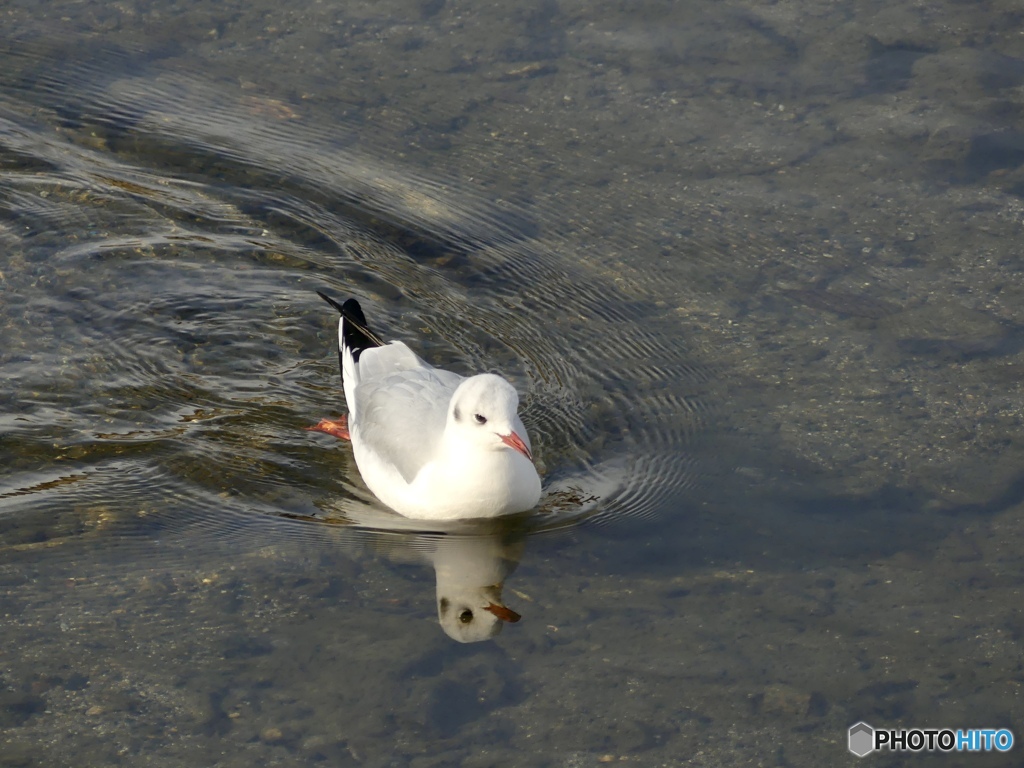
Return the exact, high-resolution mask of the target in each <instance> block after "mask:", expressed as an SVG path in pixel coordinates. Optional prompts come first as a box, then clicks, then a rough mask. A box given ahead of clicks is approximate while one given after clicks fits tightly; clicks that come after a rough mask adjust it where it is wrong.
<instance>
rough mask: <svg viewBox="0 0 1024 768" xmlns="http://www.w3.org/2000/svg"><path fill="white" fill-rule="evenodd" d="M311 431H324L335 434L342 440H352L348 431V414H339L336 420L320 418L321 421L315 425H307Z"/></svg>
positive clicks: (307, 428)
mask: <svg viewBox="0 0 1024 768" xmlns="http://www.w3.org/2000/svg"><path fill="white" fill-rule="evenodd" d="M306 430H308V431H309V432H324V433H326V434H328V435H334V436H335V437H338V438H341V439H342V440H351V439H352V437H351V435H349V433H348V416H339V417H338V418H337V419H336V420H334V421H331V420H330V419H320V423H319V424H317V425H316V426H315V427H306Z"/></svg>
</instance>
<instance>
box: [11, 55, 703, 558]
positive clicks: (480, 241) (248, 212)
mask: <svg viewBox="0 0 1024 768" xmlns="http://www.w3.org/2000/svg"><path fill="white" fill-rule="evenodd" d="M52 45H56V44H55V43H49V44H47V50H46V51H41V50H40V49H39V48H33V47H32V46H26V47H25V49H24V51H22V52H21V53H20V54H17V55H16V57H15V58H14V60H16V61H21V62H22V63H23V67H22V68H21V69H20V70H18V68H13V69H12V70H11V71H9V72H6V73H4V74H2V75H0V234H2V235H3V238H4V243H5V244H6V248H5V253H4V255H3V257H2V258H3V259H4V263H3V265H2V266H0V269H2V270H3V274H4V279H5V281H6V283H5V287H6V288H7V295H8V296H9V297H10V299H9V300H8V301H6V302H5V303H4V305H3V307H2V308H0V322H2V323H3V327H4V329H5V336H6V337H7V338H9V342H8V343H7V344H5V347H4V348H3V349H2V350H0V361H2V364H3V365H4V368H5V370H6V371H8V372H10V373H11V376H10V377H9V378H8V380H7V384H6V385H5V386H4V387H3V391H2V392H0V396H2V398H3V399H4V401H5V403H6V404H7V405H8V408H7V409H5V411H6V412H7V413H9V414H11V416H9V417H8V418H6V419H5V420H4V421H3V423H2V424H0V430H2V431H0V458H2V459H3V460H4V463H5V466H7V467H8V471H9V473H10V475H9V477H8V478H7V480H6V482H5V486H4V490H3V492H0V521H5V524H7V525H13V521H17V520H29V519H31V518H33V516H34V515H35V511H36V510H38V509H40V508H42V506H46V505H50V504H54V503H59V504H60V505H62V506H64V507H66V508H67V509H68V510H72V512H69V515H70V517H69V518H68V520H65V521H64V528H65V529H66V530H68V531H74V532H77V533H78V534H83V533H85V532H87V531H103V532H104V533H105V534H106V535H119V534H121V533H127V532H130V531H135V532H138V531H151V530H152V529H153V528H152V527H153V526H156V527H158V528H159V527H161V526H163V527H164V528H166V529H167V530H181V529H183V528H190V529H191V530H192V531H199V532H203V531H208V532H209V535H222V534H223V533H225V532H232V531H234V532H236V533H237V532H240V531H243V530H254V528H253V525H254V524H258V525H256V528H255V530H259V527H258V526H259V525H272V526H273V527H274V529H275V530H276V531H277V532H278V533H279V534H281V535H285V536H294V537H297V538H305V537H308V536H310V535H311V531H312V530H315V527H314V528H311V527H310V526H309V525H308V524H307V523H308V521H310V520H313V521H315V520H320V519H326V520H335V521H340V522H344V523H345V524H346V525H349V526H351V527H352V528H353V529H358V528H360V527H362V528H366V527H367V526H366V525H365V524H363V523H360V522H359V521H358V520H356V519H354V518H351V517H350V516H347V513H346V511H345V506H346V504H348V503H349V501H351V502H352V503H357V504H362V503H363V501H367V500H368V495H367V494H366V491H365V489H364V488H362V487H361V481H360V480H359V478H358V474H357V473H356V471H355V468H354V466H353V465H352V463H351V460H350V453H349V452H348V451H347V449H346V448H343V447H339V446H337V445H332V444H328V443H327V442H326V441H325V439H324V438H323V437H322V436H319V435H316V436H314V435H310V434H309V433H307V432H304V431H303V430H302V427H303V426H305V425H307V424H309V423H313V422H315V420H316V418H317V417H319V416H321V415H327V414H331V413H337V412H339V411H340V410H341V409H342V407H343V406H342V403H341V401H340V392H339V391H338V390H339V387H338V386H337V379H336V377H337V373H336V371H335V370H334V365H335V360H336V358H335V356H334V352H333V344H334V341H333V333H334V318H333V317H332V316H331V313H329V312H327V311H325V310H324V308H323V307H322V306H321V303H320V302H319V300H318V299H317V298H316V296H315V294H314V292H313V291H314V289H317V288H321V287H326V288H328V289H329V290H331V291H332V292H334V293H335V294H338V295H352V296H357V297H359V299H360V300H361V301H362V303H363V305H364V308H365V310H366V312H367V315H368V316H369V317H370V318H371V323H372V324H373V325H374V327H375V329H376V330H377V331H378V332H379V333H381V334H382V335H383V336H385V337H386V338H402V339H404V340H406V341H407V342H409V343H410V344H411V345H412V346H413V347H414V348H415V349H417V351H418V352H420V353H421V354H422V355H423V356H424V357H426V358H427V359H429V360H431V361H432V362H434V363H436V364H438V365H443V366H445V367H450V368H453V369H455V370H458V371H461V372H474V371H480V370H488V369H491V370H497V371H500V372H502V373H503V374H504V375H506V376H507V377H509V378H510V379H511V380H512V381H513V383H514V384H515V385H516V386H517V388H518V389H519V390H520V392H521V393H523V401H524V420H525V422H526V424H527V427H528V429H529V432H530V434H531V436H533V440H534V443H535V449H536V450H535V453H536V454H537V456H538V457H539V460H540V462H541V463H542V465H543V469H544V470H545V489H546V496H545V498H544V499H543V500H542V505H541V508H540V510H539V511H538V512H536V513H534V514H533V515H531V516H530V518H529V522H528V523H526V527H527V528H529V529H530V530H534V531H543V530H557V529H560V528H564V527H566V526H568V525H572V524H575V523H577V522H579V521H581V520H583V519H587V518H589V519H594V520H599V521H602V522H610V521H613V520H615V519H617V518H619V517H621V516H652V515H656V514H659V513H668V512H669V511H670V509H671V508H672V507H673V503H672V501H673V499H675V498H677V497H679V496H680V495H681V494H682V493H683V492H685V491H686V489H687V488H689V487H690V486H691V484H692V483H693V482H694V479H695V477H696V476H697V475H698V474H699V473H698V472H696V471H695V461H696V457H695V456H693V455H692V451H691V446H692V444H693V439H694V437H695V436H696V435H697V434H699V432H700V430H701V429H702V427H703V423H704V421H705V420H706V419H707V418H708V416H709V414H710V413H711V406H710V404H709V402H708V397H707V390H708V385H709V382H710V381H711V380H712V373H711V372H710V371H709V370H707V369H706V368H704V367H702V366H700V365H698V364H696V363H695V362H694V360H693V358H692V356H691V354H690V353H689V352H688V350H687V347H686V344H685V340H684V339H681V338H679V331H678V327H677V325H676V324H675V323H674V322H673V318H672V316H671V314H670V313H668V312H667V311H666V310H664V309H662V308H659V307H658V306H655V305H654V304H653V303H651V302H647V301H645V300H644V298H643V295H642V291H640V290H636V291H630V290H629V286H625V287H623V286H622V285H621V284H617V283H616V282H615V281H613V280H612V279H610V278H609V276H608V275H605V274H600V273H598V272H597V271H596V270H594V269H591V268H588V267H587V266H586V265H585V261H584V260H582V259H580V258H576V257H575V255H574V247H573V241H572V239H571V236H565V235H562V234H558V233H559V231H560V229H561V228H562V227H561V226H560V225H559V222H558V216H557V212H553V211H550V210H547V211H545V212H543V213H539V212H537V211H534V210H531V209H530V208H528V207H524V206H517V205H513V204H510V203H504V202H491V201H488V200H486V199H484V198H483V197H482V195H481V194H480V193H479V192H474V191H473V190H471V189H468V188H467V187H466V186H465V185H460V184H458V183H456V182H453V181H451V180H446V179H437V178H433V179H432V178H424V177H422V176H420V175H419V174H417V172H416V171H415V170H413V169H411V168H404V167H401V166H400V165H396V164H395V163H392V162H388V161H386V160H384V159H383V158H382V157H381V156H378V155H377V154H375V153H374V152H372V151H370V150H366V149H360V150H358V151H356V150H352V149H347V148H344V147H343V146H341V144H342V143H341V142H339V140H338V139H339V137H341V136H344V135H345V134H346V132H347V131H348V130H350V129H349V128H347V127H346V126H337V127H336V128H334V129H332V132H327V131H323V130H320V131H318V130H312V129H309V128H307V127H304V126H303V125H302V124H301V123H297V122H296V123H292V122H284V121H276V120H274V119H273V118H272V117H267V116H266V115H265V114H264V113H263V112H262V111H261V110H258V109H256V108H255V107H254V104H253V102H252V100H251V99H246V98H237V99H235V100H234V101H232V100H231V99H230V98H229V96H228V95H227V93H226V92H225V91H224V90H218V89H217V88H216V87H214V86H212V85H204V84H203V83H202V82H201V80H200V79H198V78H197V77H196V76H195V75H194V74H192V73H180V72H172V71H169V70H162V69H161V68H160V67H159V66H157V65H149V66H140V64H139V62H138V60H137V57H134V56H131V55H128V54H123V53H110V54H106V55H105V56H103V57H102V60H97V61H94V62H92V63H91V64H88V63H86V64H80V65H77V66H67V65H61V67H60V68H59V69H57V68H55V67H53V66H51V65H50V64H49V63H48V62H50V61H53V60H54V59H53V58H52V53H53V51H52V49H51V48H50V46H52ZM19 57H20V58H19ZM56 60H62V59H56ZM352 130H354V129H352ZM99 499H106V500H107V501H106V502H104V503H106V504H108V505H109V504H113V506H112V507H111V509H113V510H114V511H112V512H110V511H108V512H103V513H99V512H96V511H95V510H96V509H98V508H99V507H100V506H102V504H101V503H100V502H99V501H98V500H99ZM111 500H113V501H111ZM168 500H171V501H170V502H169V501H168ZM347 500H349V501H347ZM360 500H363V501H360ZM339 504H340V505H341V508H339V506H338V505H339ZM74 510H78V512H77V513H76V512H74ZM83 510H84V511H83ZM90 510H92V511H90ZM139 510H156V511H155V512H147V513H146V514H143V515H140V513H139ZM89 515H93V516H95V515H100V518H102V519H103V520H106V522H104V523H102V524H100V523H89V522H82V521H83V520H85V521H88V520H91V519H92V518H90V517H89ZM104 515H107V517H104ZM108 518H109V519H108ZM154 520H156V521H157V522H154ZM115 523H116V524H115ZM369 527H370V528H373V527H379V521H378V522H376V523H374V524H373V525H370V526H369ZM383 527H385V528H386V527H387V525H383ZM54 535H55V536H56V535H57V534H54ZM60 535H63V534H60ZM203 535H206V534H203ZM28 543H31V542H28Z"/></svg>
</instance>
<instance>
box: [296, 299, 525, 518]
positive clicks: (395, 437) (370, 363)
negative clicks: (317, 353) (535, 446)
mask: <svg viewBox="0 0 1024 768" xmlns="http://www.w3.org/2000/svg"><path fill="white" fill-rule="evenodd" d="M317 293H319V294H320V297H321V298H322V299H323V300H324V301H326V302H327V303H328V304H330V305H331V306H332V307H334V308H335V309H336V310H338V312H339V313H340V314H341V319H340V320H339V322H338V357H339V359H340V361H341V378H342V384H343V386H344V388H345V400H346V402H347V404H348V417H347V419H346V417H344V416H342V417H341V418H340V419H337V420H334V421H332V420H328V419H321V420H320V423H319V424H317V425H316V426H315V427H310V428H309V429H311V430H314V431H318V432H326V433H327V434H330V435H334V436H335V437H340V438H343V439H346V440H351V441H352V452H353V453H354V454H355V459H356V466H358V467H359V473H360V474H361V475H362V476H363V480H364V481H365V483H366V485H367V487H368V488H369V489H370V490H371V491H373V493H374V495H375V496H376V497H377V498H378V499H380V500H381V501H382V502H383V503H384V504H385V505H387V506H388V507H390V508H391V509H393V510H394V511H395V512H398V513H399V514H402V515H405V516H406V517H412V518H419V519H424V520H456V519H464V518H476V517H497V516H498V515H506V514H511V513H514V512H525V511H526V510H528V509H532V508H533V507H534V506H536V504H537V501H538V500H539V499H540V476H539V475H538V474H537V469H536V467H534V465H533V454H532V453H531V450H530V438H529V436H528V435H527V434H526V428H525V427H524V426H523V422H522V420H521V419H520V418H519V414H518V413H517V408H518V406H519V396H518V395H517V394H516V390H515V388H514V387H513V386H512V385H511V384H509V383H508V382H507V381H505V379H503V378H502V377H501V376H496V375H494V374H492V373H481V374H479V375H477V376H470V377H468V378H466V377H464V376H459V375H458V374H456V373H452V372H451V371H445V370H442V369H440V368H434V367H432V366H430V365H428V364H427V363H425V362H424V361H423V360H421V359H420V358H419V357H418V356H417V355H416V354H415V353H414V352H413V351H412V350H411V349H409V347H407V346H406V345H405V344H404V343H402V342H401V341H392V342H391V343H390V344H385V343H384V342H383V341H381V340H380V339H379V338H378V337H377V336H376V335H375V334H374V333H373V332H372V331H371V330H370V328H369V326H368V325H367V323H366V317H365V316H364V315H363V311H362V309H361V308H360V306H359V302H357V301H356V300H355V299H349V300H348V301H346V302H345V303H344V304H339V303H338V302H336V301H335V300H334V299H332V298H330V297H329V296H326V295H325V294H323V293H320V292H319V291H317Z"/></svg>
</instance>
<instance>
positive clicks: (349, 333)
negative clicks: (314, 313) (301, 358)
mask: <svg viewBox="0 0 1024 768" xmlns="http://www.w3.org/2000/svg"><path fill="white" fill-rule="evenodd" d="M317 295H318V296H319V297H320V298H321V299H323V300H324V301H326V302H327V303H328V304H330V305H331V306H332V307H334V308H335V309H336V310H338V314H340V315H341V316H342V317H343V318H345V323H344V325H343V326H342V340H343V341H344V342H345V346H346V347H348V349H350V350H352V356H353V357H354V358H355V359H356V360H357V361H358V360H359V354H360V353H361V352H362V351H363V350H364V349H368V348H370V347H383V346H384V342H383V341H382V340H381V338H380V337H379V336H378V335H377V334H375V333H374V332H373V331H371V330H370V326H369V324H368V323H367V322H366V315H364V314H363V308H362V307H360V306H359V302H358V301H356V300H355V299H346V300H345V303H344V304H339V303H338V302H337V301H335V300H334V299H332V298H331V297H330V296H328V295H327V294H326V293H324V292H323V291H317Z"/></svg>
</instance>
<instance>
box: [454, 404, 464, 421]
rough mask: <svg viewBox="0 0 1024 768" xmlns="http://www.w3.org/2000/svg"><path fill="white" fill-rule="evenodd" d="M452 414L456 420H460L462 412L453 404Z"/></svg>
mask: <svg viewBox="0 0 1024 768" xmlns="http://www.w3.org/2000/svg"><path fill="white" fill-rule="evenodd" d="M452 415H453V416H454V417H455V420H456V421H462V413H461V412H460V411H459V406H455V412H454V413H453V414H452Z"/></svg>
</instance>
